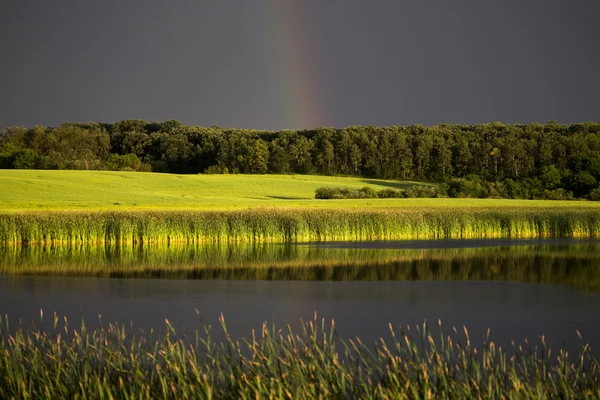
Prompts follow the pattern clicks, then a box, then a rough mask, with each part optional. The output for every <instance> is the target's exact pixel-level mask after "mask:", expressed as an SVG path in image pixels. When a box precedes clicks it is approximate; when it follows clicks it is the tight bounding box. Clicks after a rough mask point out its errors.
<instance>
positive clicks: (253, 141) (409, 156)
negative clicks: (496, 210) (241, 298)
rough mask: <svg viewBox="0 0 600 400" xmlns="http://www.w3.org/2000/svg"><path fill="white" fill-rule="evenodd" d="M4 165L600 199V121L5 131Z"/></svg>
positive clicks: (75, 126)
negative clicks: (321, 179) (404, 184)
mask: <svg viewBox="0 0 600 400" xmlns="http://www.w3.org/2000/svg"><path fill="white" fill-rule="evenodd" d="M0 168H19V169H30V168H37V169H102V170H136V171H155V172H171V173H185V174H189V173H243V174H322V175H345V176H362V177H368V178H381V179H416V180H425V181H435V182H445V183H446V186H445V187H446V189H447V192H448V194H449V195H451V196H454V197H506V198H573V197H575V198H584V197H587V198H592V199H595V196H596V197H598V198H600V189H598V187H599V182H600V124H599V123H595V122H586V123H578V124H570V125H564V124H559V123H558V122H555V121H551V122H547V123H545V124H539V123H530V124H503V123H497V122H496V123H488V124H477V125H457V124H440V125H436V126H422V125H412V126H397V125H395V126H386V127H379V126H349V127H346V128H342V129H336V128H316V129H309V130H300V131H293V130H281V131H261V130H248V129H228V128H222V127H216V126H213V127H200V126H185V125H182V124H181V123H179V122H178V121H174V120H169V121H165V122H162V123H158V122H147V121H143V120H125V121H120V122H116V123H66V124H63V125H60V126H58V127H54V128H49V127H43V126H35V127H32V128H29V129H27V128H24V127H19V126H16V127H8V128H5V129H4V130H3V131H2V133H1V134H0Z"/></svg>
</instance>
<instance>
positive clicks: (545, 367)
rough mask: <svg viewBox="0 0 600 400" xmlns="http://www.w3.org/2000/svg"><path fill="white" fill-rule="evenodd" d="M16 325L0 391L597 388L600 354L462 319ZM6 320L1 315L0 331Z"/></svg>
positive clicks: (553, 392)
mask: <svg viewBox="0 0 600 400" xmlns="http://www.w3.org/2000/svg"><path fill="white" fill-rule="evenodd" d="M57 323H58V318H57V317H56V315H55V317H54V326H55V331H54V332H51V333H45V332H39V331H38V332H36V331H25V330H23V329H22V328H19V329H17V331H16V333H14V334H13V335H12V336H10V337H9V338H8V340H2V342H1V344H0V383H1V384H0V397H1V398H39V399H43V398H47V399H62V398H64V399H67V398H68V399H72V398H123V399H127V398H165V399H170V398H173V399H174V398H201V399H210V398H219V399H221V398H223V399H229V398H231V399H250V398H252V399H254V398H289V399H291V398H293V399H315V398H339V399H347V398H356V399H370V398H373V399H390V398H407V399H424V398H425V399H429V398H453V399H457V398H469V399H470V398H511V399H513V398H598V397H599V396H600V382H599V379H600V363H599V361H598V359H596V358H595V356H594V355H593V353H592V350H591V348H590V347H589V346H588V345H585V344H584V343H583V341H582V344H581V348H580V350H579V354H575V355H569V354H568V353H567V352H566V351H564V350H558V351H556V352H554V351H552V350H551V349H549V348H547V346H546V344H545V341H544V338H543V337H542V338H541V340H540V342H539V343H538V345H537V346H535V347H530V348H528V349H524V348H522V347H521V346H519V347H515V348H514V349H512V350H510V351H508V352H507V351H506V350H504V349H502V348H499V347H497V346H496V345H495V344H494V342H493V341H491V340H490V339H489V331H488V337H486V338H485V340H484V343H483V345H482V346H481V347H480V348H476V347H475V346H473V345H472V344H471V341H470V338H469V334H468V331H467V329H466V328H465V329H464V333H461V334H459V333H458V332H457V331H456V330H454V331H453V332H452V333H451V334H450V335H448V336H446V335H444V333H443V330H442V326H441V323H440V326H439V329H440V334H439V336H437V335H434V334H433V333H432V332H431V331H430V330H429V328H428V327H427V325H426V324H423V325H422V326H421V327H418V328H417V329H416V330H414V331H411V330H410V327H408V328H407V329H406V330H400V331H399V332H398V333H396V332H395V331H394V330H393V329H392V327H391V325H390V330H391V334H392V340H391V341H389V342H387V343H386V342H385V341H384V340H382V341H381V342H380V343H378V344H376V345H375V346H373V347H371V346H367V345H365V344H364V343H362V342H361V341H360V339H355V340H348V341H345V340H343V339H340V338H339V337H338V335H337V334H336V332H335V327H334V325H333V322H332V324H331V326H330V327H328V326H326V325H325V322H324V320H321V321H318V320H317V319H316V316H315V319H314V320H312V321H309V322H306V323H302V325H301V328H300V330H299V331H298V332H293V331H292V329H291V328H290V327H289V326H288V327H287V329H285V330H283V331H281V330H278V329H276V328H275V327H271V328H268V327H267V326H266V325H263V329H262V331H261V332H259V333H258V335H255V334H254V333H253V334H252V336H251V337H249V338H247V339H244V340H241V341H238V340H234V339H232V338H231V337H230V336H229V334H228V333H227V327H226V325H225V322H224V321H223V320H221V323H222V328H223V331H224V333H225V337H226V338H227V340H226V341H225V342H224V343H215V342H213V341H212V340H211V338H210V334H209V332H208V330H207V334H206V335H200V334H198V333H197V334H196V337H195V339H194V338H190V339H188V340H184V339H182V338H180V337H178V336H177V334H176V332H175V330H174V329H173V328H172V327H171V326H170V325H169V322H168V321H167V333H166V335H165V336H164V337H163V338H159V339H156V338H152V337H150V336H134V335H131V334H130V333H129V332H127V331H126V330H125V328H124V327H122V326H114V325H110V326H109V327H108V328H107V329H103V328H102V327H99V328H98V329H96V330H94V331H88V330H87V328H86V327H85V326H84V325H83V324H82V326H81V327H80V328H78V329H75V330H72V329H69V328H68V327H67V324H66V321H65V326H66V327H65V329H64V331H56V326H57ZM6 328H7V327H6V326H2V325H0V333H2V334H3V335H2V337H3V338H5V337H6V331H4V332H2V329H6Z"/></svg>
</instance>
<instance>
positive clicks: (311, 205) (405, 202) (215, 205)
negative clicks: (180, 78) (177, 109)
mask: <svg viewBox="0 0 600 400" xmlns="http://www.w3.org/2000/svg"><path fill="white" fill-rule="evenodd" d="M413 184H415V183H414V182H395V181H382V180H369V179H361V178H339V177H322V176H303V175H302V176H300V175H194V176H182V175H166V174H151V173H135V172H98V171H8V170H6V171H0V187H2V191H0V244H7V243H9V244H10V243H12V244H27V243H153V242H154V243H158V242H164V243H171V242H188V243H189V242H213V243H215V242H219V243H222V242H297V241H324V240H382V239H448V238H490V237H559V236H560V237H572V236H576V237H594V236H598V235H600V212H599V211H600V207H599V206H600V203H598V202H587V201H571V202H567V201H529V200H479V199H477V200H469V199H364V200H316V199H314V198H312V197H313V195H314V190H315V188H317V187H320V186H326V185H331V186H347V187H355V188H360V187H363V186H365V185H370V186H371V187H374V188H375V189H381V188H385V187H395V188H403V187H407V186H411V185H413Z"/></svg>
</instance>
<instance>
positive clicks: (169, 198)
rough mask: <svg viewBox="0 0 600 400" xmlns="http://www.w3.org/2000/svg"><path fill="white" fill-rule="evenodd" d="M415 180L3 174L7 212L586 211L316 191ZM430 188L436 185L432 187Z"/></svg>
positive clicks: (1, 195) (2, 205) (1, 205)
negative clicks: (325, 195) (320, 196)
mask: <svg viewBox="0 0 600 400" xmlns="http://www.w3.org/2000/svg"><path fill="white" fill-rule="evenodd" d="M414 184H427V183H418V182H408V181H385V180H377V179H368V178H346V177H330V176H317V175H173V174H158V173H143V172H109V171H45V170H0V188H1V189H0V211H11V210H15V211H16V210H47V209H49V210H82V209H84V210H137V209H143V210H147V209H161V210H162V209H185V210H231V209H246V208H257V207H292V208H340V207H341V208H365V207H366V208H370V207H376V208H380V207H397V208H414V207H417V208H429V207H438V208H439V207H527V208H531V207H544V208H548V207H552V208H554V207H557V208H563V207H574V206H576V207H585V208H593V209H595V210H599V211H600V208H598V207H599V206H600V204H598V203H596V202H585V201H576V202H573V201H543V200H539V201H537V200H482V199H364V200H315V199H314V195H315V189H317V188H318V187H323V186H325V187H326V186H337V187H339V186H343V187H349V188H355V189H360V188H362V187H364V186H369V187H372V188H373V189H375V190H382V189H386V188H393V189H403V188H407V187H409V186H411V185H414ZM427 185H428V184H427Z"/></svg>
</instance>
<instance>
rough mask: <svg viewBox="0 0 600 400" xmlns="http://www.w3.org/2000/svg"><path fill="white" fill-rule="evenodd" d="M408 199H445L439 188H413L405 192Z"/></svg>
mask: <svg viewBox="0 0 600 400" xmlns="http://www.w3.org/2000/svg"><path fill="white" fill-rule="evenodd" d="M404 197H406V198H435V197H445V196H444V194H443V193H442V192H441V191H440V188H438V187H437V186H416V185H415V186H411V187H409V188H408V189H406V190H405V191H404Z"/></svg>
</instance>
